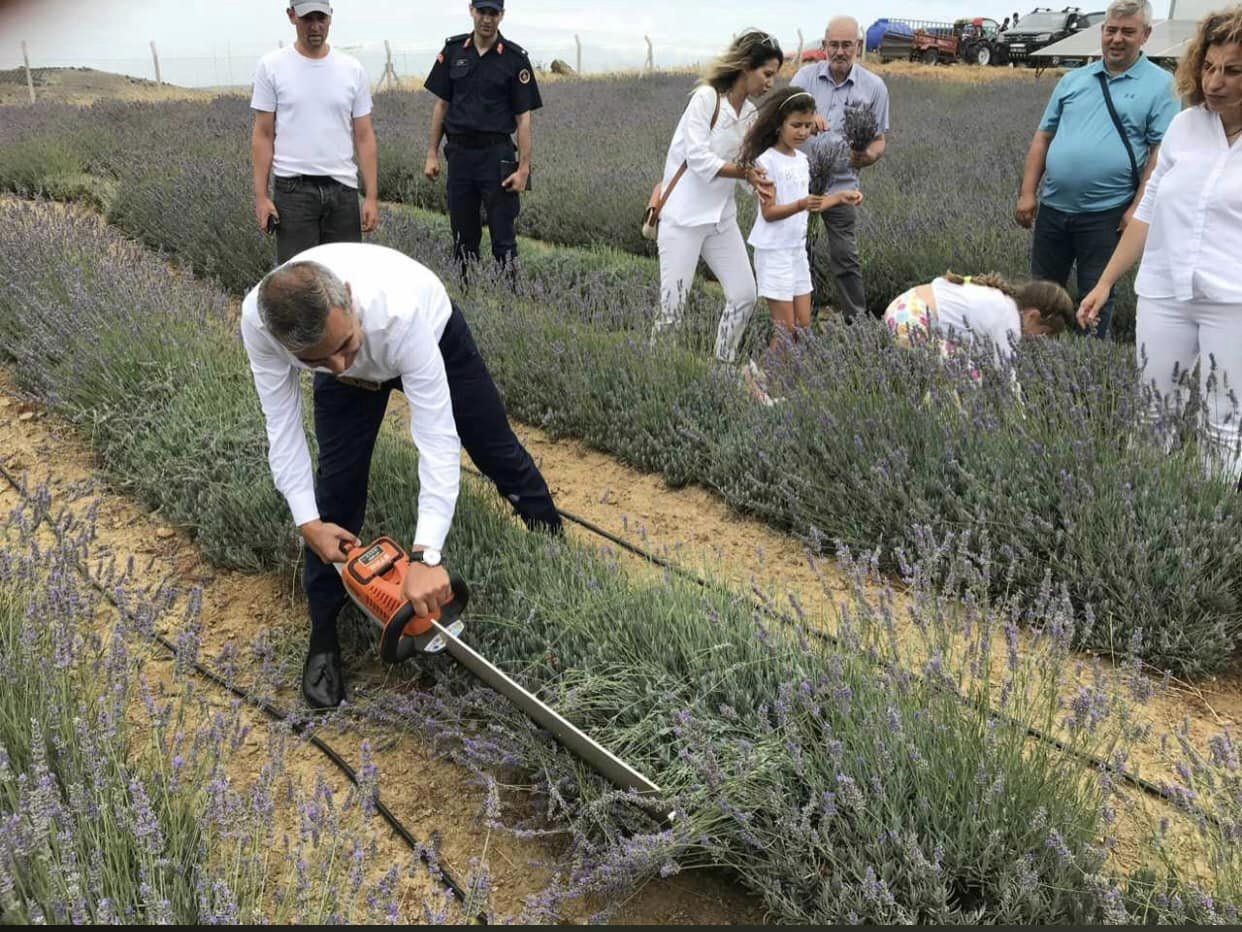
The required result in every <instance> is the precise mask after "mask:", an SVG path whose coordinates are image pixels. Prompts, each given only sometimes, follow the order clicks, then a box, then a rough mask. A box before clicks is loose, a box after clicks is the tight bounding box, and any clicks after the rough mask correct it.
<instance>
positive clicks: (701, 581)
mask: <svg viewBox="0 0 1242 932" xmlns="http://www.w3.org/2000/svg"><path fill="white" fill-rule="evenodd" d="M462 468H463V469H464V470H465V471H466V472H468V473H470V474H471V475H473V476H475V477H477V478H479V479H484V480H486V479H487V477H486V476H484V475H483V474H482V473H481V472H479V471H478V470H476V469H472V468H470V467H466V466H463V467H462ZM556 513H557V514H559V515H560V516H561V517H562V518H564V519H565V520H566V521H570V522H572V523H573V524H576V525H578V526H579V527H581V528H583V529H584V530H587V531H590V532H591V533H592V534H594V535H596V536H597V537H600V538H602V539H604V540H607V541H609V542H610V543H613V544H616V545H617V546H618V547H620V548H621V549H623V550H625V551H628V552H629V553H631V554H633V555H634V556H636V557H639V558H641V559H643V560H646V561H647V562H648V563H652V564H654V565H655V566H658V567H660V568H661V569H665V570H668V571H669V572H670V573H672V574H673V575H675V576H678V577H680V578H682V579H684V580H686V581H687V582H691V583H694V584H695V585H696V586H699V587H700V588H701V589H704V590H708V591H713V592H717V593H721V594H724V595H730V596H735V595H737V594H738V593H736V592H735V591H733V590H730V589H726V588H725V587H723V586H721V585H719V584H717V583H713V582H711V581H710V580H707V579H705V578H703V577H702V576H700V575H698V574H697V573H695V572H693V571H691V570H688V569H686V568H685V567H683V566H680V565H678V564H676V563H674V562H672V561H671V560H666V559H664V558H663V557H661V556H658V555H657V554H654V553H652V552H651V551H649V550H645V549H644V548H642V547H640V546H638V545H637V544H635V543H632V542H630V541H628V540H626V539H625V538H623V537H620V536H618V535H617V534H614V533H612V532H611V531H609V530H606V529H605V528H602V527H600V526H599V525H598V524H595V523H594V522H592V521H588V520H587V519H586V518H583V517H581V516H579V515H576V514H574V513H573V512H569V511H565V510H564V509H562V508H559V507H558V508H557V509H556ZM748 599H749V601H750V602H751V604H752V606H753V607H754V609H755V610H756V611H758V612H759V613H761V614H763V615H766V616H767V617H769V618H771V619H773V620H775V621H779V622H781V623H782V624H784V625H787V626H789V627H791V628H795V629H796V630H798V631H799V632H800V633H802V634H806V635H808V636H810V637H812V638H814V639H815V640H817V641H820V642H822V643H825V644H829V645H832V646H833V647H836V648H838V649H845V648H844V645H842V643H841V641H840V639H839V638H837V637H836V636H834V635H832V634H829V633H828V632H827V631H822V630H820V629H818V628H813V627H810V626H809V625H806V624H803V623H802V622H800V621H798V620H797V619H796V618H793V617H791V616H789V615H786V614H784V613H783V612H778V611H777V610H776V609H774V608H772V607H771V606H769V605H765V604H764V603H763V602H760V601H758V600H757V599H753V598H749V597H748ZM874 662H875V663H877V664H879V665H881V666H884V667H886V668H889V669H890V670H891V669H892V665H891V664H888V663H885V662H884V661H881V660H875V661H874ZM914 675H915V676H917V675H918V674H914ZM931 685H933V686H936V687H937V688H941V689H945V690H947V691H949V692H951V693H952V695H953V696H955V697H956V698H957V699H958V701H959V702H961V703H962V704H963V705H974V703H971V701H970V700H969V699H968V698H967V697H966V696H963V695H962V694H961V693H959V692H958V691H957V690H949V689H948V687H947V686H944V685H943V684H939V683H931ZM984 711H986V713H987V715H988V716H989V717H990V718H992V719H994V720H996V721H998V722H1001V723H1002V724H1005V725H1009V726H1011V727H1014V728H1021V729H1023V730H1024V731H1025V732H1026V734H1027V736H1028V737H1030V738H1033V739H1035V740H1036V741H1039V742H1042V743H1043V744H1047V745H1049V746H1050V747H1052V748H1054V749H1056V750H1057V751H1059V752H1061V753H1062V754H1064V755H1066V756H1067V757H1070V758H1072V759H1074V760H1076V761H1078V762H1079V763H1082V764H1085V765H1087V766H1089V767H1091V768H1093V769H1095V770H1101V771H1104V772H1106V773H1109V774H1111V775H1112V776H1114V777H1116V778H1117V779H1118V780H1120V781H1121V782H1122V783H1125V784H1126V785H1127V786H1130V787H1132V788H1133V789H1136V790H1138V791H1139V792H1141V793H1144V794H1146V795H1147V796H1151V797H1152V798H1154V799H1158V800H1160V801H1161V802H1162V803H1165V804H1166V805H1169V806H1172V807H1174V808H1175V809H1177V810H1178V811H1180V812H1185V813H1186V814H1188V815H1193V816H1196V817H1198V818H1201V819H1203V820H1205V821H1206V822H1208V823H1210V824H1212V825H1214V826H1216V827H1217V828H1221V827H1223V826H1222V823H1221V820H1220V818H1219V817H1218V816H1216V815H1214V814H1212V813H1210V812H1205V811H1203V810H1202V809H1200V808H1198V807H1197V806H1191V805H1189V804H1187V803H1181V802H1178V801H1177V800H1176V799H1174V797H1173V794H1172V793H1170V792H1169V791H1168V790H1166V789H1165V788H1164V787H1161V786H1159V785H1158V784H1156V783H1153V782H1151V781H1150V780H1147V779H1145V778H1144V777H1142V776H1140V775H1139V774H1137V773H1134V772H1132V771H1130V770H1127V769H1125V768H1124V767H1118V766H1117V765H1116V764H1113V763H1111V762H1109V761H1106V760H1104V759H1103V758H1099V757H1096V756H1095V755H1093V754H1088V753H1087V752H1085V751H1079V750H1077V749H1076V748H1072V747H1069V746H1068V745H1066V744H1065V743H1064V742H1063V741H1062V740H1061V739H1060V738H1057V737H1056V736H1054V735H1049V734H1047V733H1046V732H1044V731H1043V730H1042V729H1040V728H1036V727H1035V726H1034V725H1031V724H1029V723H1027V722H1024V721H1021V720H1019V719H1016V718H1014V717H1013V716H1010V715H1007V714H1005V713H1003V712H998V711H996V710H995V709H992V708H988V709H985V710H984Z"/></svg>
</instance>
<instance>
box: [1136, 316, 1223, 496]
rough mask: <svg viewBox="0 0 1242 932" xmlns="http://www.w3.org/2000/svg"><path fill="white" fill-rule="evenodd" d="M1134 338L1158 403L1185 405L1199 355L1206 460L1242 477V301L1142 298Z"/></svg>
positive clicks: (1215, 470) (1212, 468)
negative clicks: (1241, 412) (1241, 444)
mask: <svg viewBox="0 0 1242 932" xmlns="http://www.w3.org/2000/svg"><path fill="white" fill-rule="evenodd" d="M1134 342H1135V346H1136V349H1137V352H1138V364H1139V369H1140V370H1141V372H1142V379H1143V384H1144V385H1146V386H1151V387H1153V388H1154V389H1155V390H1156V392H1157V393H1158V394H1159V396H1160V398H1159V399H1158V400H1156V401H1154V404H1155V405H1160V404H1162V403H1163V404H1169V405H1170V406H1171V407H1172V408H1173V410H1174V411H1177V412H1180V411H1182V410H1184V408H1185V405H1186V402H1187V396H1188V395H1189V390H1188V388H1187V386H1186V384H1185V383H1186V380H1187V378H1189V373H1190V372H1191V371H1192V370H1193V369H1194V365H1195V362H1196V360H1198V361H1199V363H1200V365H1199V390H1200V392H1201V394H1202V399H1203V409H1204V412H1203V413H1204V420H1205V422H1206V423H1205V429H1204V433H1205V437H1204V440H1205V441H1206V442H1205V443H1203V444H1202V446H1203V449H1204V465H1205V467H1206V468H1207V469H1208V471H1209V472H1212V473H1217V474H1219V475H1221V476H1223V477H1224V478H1225V479H1227V480H1229V481H1231V482H1236V481H1238V479H1239V478H1242V458H1239V455H1238V444H1239V441H1240V440H1242V431H1240V429H1239V423H1238V417H1239V408H1238V401H1239V398H1240V397H1242V395H1240V394H1239V391H1238V389H1239V386H1242V305H1239V304H1206V303H1200V302H1196V301H1178V300H1177V299H1175V298H1140V299H1139V304H1138V317H1137V320H1136V322H1135V340H1134ZM1151 417H1152V419H1153V420H1158V419H1159V417H1160V412H1159V410H1156V409H1154V408H1153V410H1152V411H1151Z"/></svg>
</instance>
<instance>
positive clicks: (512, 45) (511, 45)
mask: <svg viewBox="0 0 1242 932" xmlns="http://www.w3.org/2000/svg"><path fill="white" fill-rule="evenodd" d="M505 42H506V43H507V44H506V46H505V47H506V48H509V49H512V50H513V51H515V52H517V53H518V54H519V55H525V54H526V49H524V48H522V47H521V46H520V45H518V44H517V43H516V42H514V41H513V40H512V39H505Z"/></svg>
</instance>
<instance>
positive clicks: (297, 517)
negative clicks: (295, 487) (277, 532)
mask: <svg viewBox="0 0 1242 932" xmlns="http://www.w3.org/2000/svg"><path fill="white" fill-rule="evenodd" d="M288 502H289V510H290V511H291V512H293V523H294V524H295V525H297V526H298V527H301V526H302V525H303V524H306V523H307V522H308V521H318V520H319V503H318V502H316V501H315V493H314V492H297V493H296V494H294V495H290V496H289V498H288Z"/></svg>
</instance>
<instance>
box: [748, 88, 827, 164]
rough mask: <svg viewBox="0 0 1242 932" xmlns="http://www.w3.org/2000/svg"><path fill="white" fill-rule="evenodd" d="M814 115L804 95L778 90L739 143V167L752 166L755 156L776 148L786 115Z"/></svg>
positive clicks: (811, 99)
mask: <svg viewBox="0 0 1242 932" xmlns="http://www.w3.org/2000/svg"><path fill="white" fill-rule="evenodd" d="M814 112H815V98H814V97H812V96H811V95H810V94H809V93H808V92H807V91H804V90H802V89H801V88H797V87H782V88H781V89H780V90H779V91H773V92H772V93H771V94H769V95H768V99H767V100H765V101H764V102H763V106H762V107H760V108H759V114H758V115H757V116H756V117H755V122H754V125H753V126H751V128H750V131H749V132H748V133H747V134H746V139H745V141H743V142H742V152H741V155H739V156H738V162H739V164H741V165H747V166H749V165H754V164H755V161H756V160H757V159H758V158H759V156H761V155H763V153H765V152H767V151H768V150H769V149H770V148H772V147H773V146H774V145H776V143H777V141H779V140H780V138H781V127H782V126H784V125H785V117H787V116H789V114H791V113H814Z"/></svg>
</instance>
